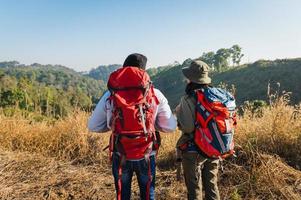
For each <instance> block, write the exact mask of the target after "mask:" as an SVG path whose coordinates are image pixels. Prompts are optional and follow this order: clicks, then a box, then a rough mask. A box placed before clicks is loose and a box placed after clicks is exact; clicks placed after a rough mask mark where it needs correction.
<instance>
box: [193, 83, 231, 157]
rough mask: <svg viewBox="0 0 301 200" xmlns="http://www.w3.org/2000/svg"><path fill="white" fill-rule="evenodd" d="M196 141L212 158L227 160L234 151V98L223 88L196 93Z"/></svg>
mask: <svg viewBox="0 0 301 200" xmlns="http://www.w3.org/2000/svg"><path fill="white" fill-rule="evenodd" d="M196 98H197V105H196V122H195V126H196V128H195V133H194V142H195V144H196V145H197V146H198V147H199V148H200V150H201V151H202V152H203V153H205V154H206V155H207V156H208V157H211V158H226V157H228V156H230V155H233V154H234V153H235V152H234V140H233V136H234V128H235V126H236V113H235V108H236V105H235V99H234V97H233V96H232V95H231V94H230V93H228V92H227V91H225V90H223V89H220V88H205V89H202V90H197V91H196Z"/></svg>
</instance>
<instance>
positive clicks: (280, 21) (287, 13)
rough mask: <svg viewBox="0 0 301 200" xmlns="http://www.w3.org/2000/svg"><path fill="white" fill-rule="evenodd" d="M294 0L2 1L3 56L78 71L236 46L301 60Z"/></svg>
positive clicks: (252, 53)
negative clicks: (132, 58)
mask: <svg viewBox="0 0 301 200" xmlns="http://www.w3.org/2000/svg"><path fill="white" fill-rule="evenodd" d="M300 8H301V1H299V0H248V1H247V0H219V1H218V0H207V1H205V0H152V1H151V0H149V1H142V0H128V1H127V0H81V1H80V0H0V27H1V29H0V61H7V60H17V61H19V62H21V63H25V64H31V63H34V62H38V63H41V64H62V65H65V66H68V67H71V68H73V69H75V70H78V71H85V70H89V69H91V68H92V67H96V66H98V65H100V64H113V63H122V62H123V60H124V59H125V57H126V56H127V55H128V54H130V53H133V52H139V53H143V54H145V55H146V56H147V57H148V59H149V62H148V67H156V66H160V65H166V64H169V63H173V62H174V61H180V62H182V61H184V60H185V59H186V58H189V57H190V58H196V57H199V56H200V55H201V54H202V53H203V52H206V51H211V50H217V49H219V48H222V47H231V46H232V45H233V44H239V45H240V46H241V47H242V48H243V51H244V54H245V55H246V56H245V58H244V62H252V61H255V60H257V59H262V58H263V59H275V58H292V57H301V12H300Z"/></svg>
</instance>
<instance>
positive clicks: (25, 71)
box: [0, 61, 105, 117]
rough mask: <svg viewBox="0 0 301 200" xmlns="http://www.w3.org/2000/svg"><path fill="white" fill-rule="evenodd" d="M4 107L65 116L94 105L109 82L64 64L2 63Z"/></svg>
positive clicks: (0, 84)
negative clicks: (105, 83)
mask: <svg viewBox="0 0 301 200" xmlns="http://www.w3.org/2000/svg"><path fill="white" fill-rule="evenodd" d="M0 80H1V82H0V107H4V108H7V107H15V108H20V109H23V110H27V111H36V112H39V113H41V114H44V115H51V116H56V117H58V116H64V115H66V114H67V113H68V112H69V111H71V110H73V109H74V108H76V107H79V108H83V109H90V108H91V106H92V105H93V103H96V102H97V100H98V98H99V96H100V95H101V94H102V92H103V90H104V88H105V85H104V84H103V83H102V82H101V81H97V80H95V79H92V78H90V77H86V76H82V75H81V74H80V73H78V72H76V71H74V70H72V69H69V68H67V67H64V66H60V65H41V64H37V63H35V64H32V65H22V64H19V63H18V62H16V61H13V62H2V63H0Z"/></svg>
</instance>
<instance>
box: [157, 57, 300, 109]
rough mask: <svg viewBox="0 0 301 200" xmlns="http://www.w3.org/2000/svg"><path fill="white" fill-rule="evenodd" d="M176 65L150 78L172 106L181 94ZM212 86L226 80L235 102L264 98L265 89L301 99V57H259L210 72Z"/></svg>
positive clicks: (294, 99) (180, 74) (182, 77)
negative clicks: (235, 99)
mask: <svg viewBox="0 0 301 200" xmlns="http://www.w3.org/2000/svg"><path fill="white" fill-rule="evenodd" d="M184 66H187V64H186V65H185V63H184V64H183V65H178V66H175V67H172V68H170V69H168V70H166V71H163V72H162V73H158V74H157V75H156V76H154V77H153V81H154V84H155V86H156V87H157V88H158V89H160V90H161V91H162V92H163V93H164V94H165V95H166V97H167V99H168V100H169V102H170V104H171V106H172V107H175V106H176V105H177V103H178V101H179V98H180V97H181V96H182V95H183V94H184V89H185V83H184V81H183V79H184V76H183V75H182V71H181V68H182V67H184ZM211 77H212V80H213V85H214V86H217V85H219V84H220V83H225V84H227V85H228V86H231V85H232V84H233V85H234V86H235V88H236V94H235V95H236V98H237V102H238V104H242V103H243V102H244V101H247V100H248V101H250V100H267V88H268V84H269V83H270V88H271V92H272V93H275V92H276V91H278V93H281V92H282V91H287V92H292V95H291V100H292V101H291V102H292V103H293V104H296V103H298V102H300V101H301V78H300V77H301V58H297V59H282V60H275V61H267V60H260V61H257V62H255V63H252V64H248V65H243V66H240V67H237V68H233V69H229V70H227V71H225V72H222V73H211Z"/></svg>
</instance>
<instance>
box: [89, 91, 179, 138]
mask: <svg viewBox="0 0 301 200" xmlns="http://www.w3.org/2000/svg"><path fill="white" fill-rule="evenodd" d="M155 95H156V97H157V99H158V100H159V105H157V106H155V115H154V117H155V128H156V130H158V131H161V132H172V131H174V130H175V129H176V127H177V122H176V119H175V117H174V116H173V114H172V112H171V109H170V107H169V105H168V101H167V99H166V98H165V96H164V95H163V94H162V93H161V91H160V90H158V89H155ZM109 97H110V92H109V91H107V92H105V94H104V95H103V96H102V97H101V99H100V101H99V102H98V104H97V105H96V108H95V110H94V111H93V113H92V116H91V118H90V120H89V122H88V128H89V130H90V131H93V132H107V131H109V130H110V129H111V127H110V121H111V117H112V110H113V106H112V104H111V103H110V101H107V99H108V98H109Z"/></svg>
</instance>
